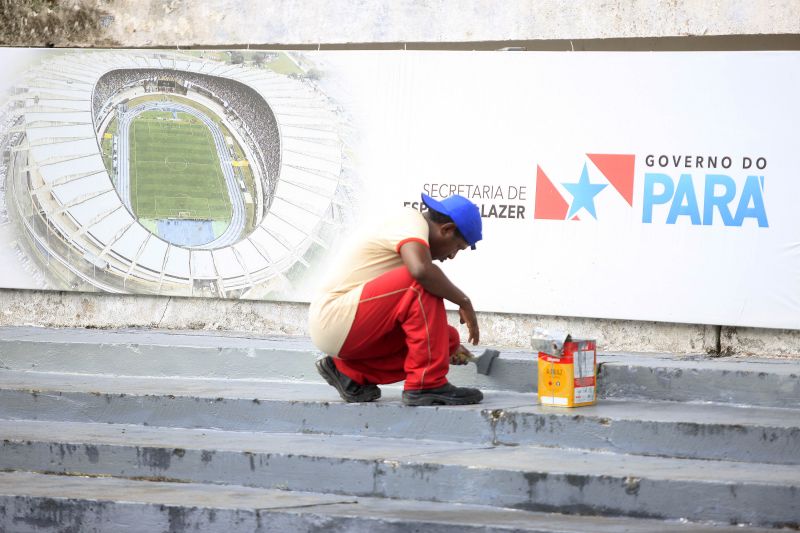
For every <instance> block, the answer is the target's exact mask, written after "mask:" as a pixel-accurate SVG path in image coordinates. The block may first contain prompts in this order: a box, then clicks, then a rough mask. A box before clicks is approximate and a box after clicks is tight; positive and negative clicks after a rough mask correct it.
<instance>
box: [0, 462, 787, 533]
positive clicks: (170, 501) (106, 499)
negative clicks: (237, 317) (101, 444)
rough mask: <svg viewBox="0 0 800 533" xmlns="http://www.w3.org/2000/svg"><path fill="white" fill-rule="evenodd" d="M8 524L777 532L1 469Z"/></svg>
mask: <svg viewBox="0 0 800 533" xmlns="http://www.w3.org/2000/svg"><path fill="white" fill-rule="evenodd" d="M0 530H2V531H14V532H17V533H29V532H30V533H43V532H44V533H46V532H61V531H97V532H109V533H123V532H134V531H136V532H139V531H203V532H205V533H217V532H218V533H230V532H231V531H236V532H256V531H257V532H260V533H269V532H274V533H286V532H288V531H323V530H324V531H331V532H351V533H401V532H411V531H418V532H422V531H424V532H426V533H460V532H479V531H480V532H498V533H499V532H505V533H511V532H537V533H545V532H554V533H555V532H564V533H566V532H574V533H585V532H586V531H592V532H594V533H616V532H620V531H625V532H628V533H650V532H652V531H659V532H661V533H701V532H717V533H726V532H729V533H733V532H740V533H742V532H747V533H757V532H759V533H765V532H767V531H775V530H774V529H763V528H754V527H741V526H731V525H723V524H714V523H700V524H698V523H689V522H686V521H655V520H648V519H638V518H628V517H600V516H579V515H560V514H553V513H538V512H531V511H523V510H519V509H504V508H496V507H490V506H485V505H469V504H452V503H439V502H420V501H415V500H389V499H383V498H369V497H361V496H359V497H352V496H345V497H343V496H337V495H330V494H319V493H308V492H296V491H286V490H275V489H261V488H253V487H243V486H219V485H208V484H197V483H170V482H163V481H141V480H130V479H120V478H107V477H101V478H96V477H82V476H53V475H43V474H35V473H29V472H11V473H0Z"/></svg>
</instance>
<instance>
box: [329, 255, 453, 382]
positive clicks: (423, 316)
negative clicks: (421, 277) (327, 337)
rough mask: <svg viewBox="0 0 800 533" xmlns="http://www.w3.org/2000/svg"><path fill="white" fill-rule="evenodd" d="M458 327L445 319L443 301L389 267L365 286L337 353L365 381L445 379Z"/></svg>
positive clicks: (339, 364)
mask: <svg viewBox="0 0 800 533" xmlns="http://www.w3.org/2000/svg"><path fill="white" fill-rule="evenodd" d="M459 342H460V341H459V335H458V331H457V330H456V329H455V328H454V327H452V326H449V325H448V324H447V315H446V314H445V310H444V301H443V300H442V299H441V298H439V297H438V296H434V295H433V294H431V293H429V292H428V291H426V290H425V289H423V288H422V286H421V285H420V284H419V283H418V282H417V281H416V280H415V279H414V278H412V277H411V274H409V272H408V269H407V268H406V267H399V268H396V269H394V270H390V271H389V272H386V273H385V274H382V275H380V276H378V277H377V278H375V279H374V280H372V281H370V282H369V283H367V284H366V285H365V286H364V290H363V291H362V293H361V300H360V302H359V304H358V310H357V311H356V317H355V320H354V321H353V326H352V327H351V328H350V333H349V334H348V335H347V339H346V340H345V342H344V345H343V346H342V349H341V350H340V351H339V355H338V356H337V357H336V358H334V363H335V364H336V368H338V369H339V371H340V372H342V373H343V374H345V375H346V376H348V377H349V378H350V379H352V380H354V381H356V382H357V383H361V384H362V385H363V384H365V383H373V384H376V385H380V384H382V383H396V382H398V381H402V380H405V386H404V388H405V389H406V390H417V389H435V388H437V387H441V386H443V385H445V384H446V383H447V377H446V376H447V371H448V369H449V364H450V354H451V353H454V352H455V351H456V348H458V345H459Z"/></svg>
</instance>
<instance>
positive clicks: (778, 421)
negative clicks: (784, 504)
mask: <svg viewBox="0 0 800 533" xmlns="http://www.w3.org/2000/svg"><path fill="white" fill-rule="evenodd" d="M382 390H383V396H382V398H381V399H380V400H379V401H377V402H374V403H369V404H360V405H355V404H346V403H344V402H342V401H341V400H340V399H339V397H338V395H337V394H336V391H335V390H334V389H333V388H332V387H330V386H329V385H327V384H324V385H323V384H317V383H307V382H294V383H286V382H276V381H252V380H223V379H198V378H194V379H190V378H140V377H123V376H100V375H76V374H55V373H41V372H18V371H9V370H0V417H3V418H19V419H27V418H29V419H36V420H54V421H74V422H104V423H120V424H144V425H150V426H164V427H189V428H204V427H208V428H217V429H224V430H231V431H262V432H283V433H290V432H297V433H319V434H335V435H363V436H372V437H395V438H409V439H430V440H436V439H445V440H451V441H461V442H470V443H478V444H507V445H517V444H536V445H540V446H569V447H573V448H584V449H592V450H605V451H612V452H618V453H632V454H643V455H656V456H672V457H685V458H695V459H723V460H728V461H754V462H760V463H775V464H800V409H786V408H768V407H740V406H735V405H727V404H707V403H685V402H650V401H641V400H604V401H602V402H600V403H599V404H597V405H594V406H588V407H583V408H580V409H577V410H571V409H563V408H556V407H544V406H541V405H538V404H537V403H536V396H535V395H534V394H533V393H527V394H525V393H514V392H502V391H487V392H486V396H485V399H484V401H483V402H482V403H481V404H479V405H475V406H453V407H444V406H440V407H434V408H410V407H406V406H404V405H402V403H401V401H400V395H401V389H400V388H399V387H387V386H384V387H382Z"/></svg>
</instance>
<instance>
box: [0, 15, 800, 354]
mask: <svg viewBox="0 0 800 533" xmlns="http://www.w3.org/2000/svg"><path fill="white" fill-rule="evenodd" d="M24 3H25V2H20V3H19V4H24ZM28 3H29V4H33V2H28ZM60 4H61V7H62V8H66V7H70V9H71V11H69V12H76V11H80V9H84V10H85V11H80V12H81V13H84V12H85V13H88V15H86V16H87V17H93V19H92V20H93V22H85V27H89V26H91V27H92V28H93V30H92V31H81V32H75V31H70V30H69V28H67V29H65V30H64V31H53V27H54V26H53V25H54V24H56V23H55V22H53V21H50V22H49V24H50V31H49V33H46V32H45V33H42V32H40V33H38V34H37V33H33V32H29V33H25V34H22V33H19V32H18V33H15V34H13V35H8V34H3V35H0V44H2V43H5V44H14V45H18V46H45V45H50V46H52V45H56V46H122V47H175V46H214V47H234V46H250V45H252V46H254V47H261V48H264V47H269V46H276V47H284V48H286V47H296V48H309V47H313V48H316V47H320V48H348V47H361V48H383V47H394V48H396V47H402V46H409V47H412V48H455V49H465V48H466V49H469V48H474V49H495V48H502V47H506V46H524V47H526V48H527V49H530V50H534V49H567V50H569V49H576V50H579V49H582V50H592V49H595V50H597V49H604V50H608V49H616V50H648V49H649V50H662V49H676V50H692V49H748V48H754V49H756V48H757V49H764V48H766V49H771V48H781V49H795V50H797V49H800V38H799V37H800V1H797V0H770V1H767V0H683V1H681V0H670V1H659V0H629V1H607V0H584V1H581V2H576V1H574V0H539V1H521V0H517V1H506V2H496V1H494V0H453V1H444V0H438V1H427V2H426V1H419V0H418V1H414V0H375V1H368V0H358V1H350V2H344V1H342V2H336V1H324V0H270V1H265V0H259V1H248V0H208V1H204V2H195V1H191V0H111V1H107V0H71V1H62V2H60ZM73 6H78V7H77V8H75V9H73V8H72V7H73ZM79 8H80V9H79ZM10 12H11V11H9V13H10ZM20 12H22V11H17V12H15V13H20ZM65 12H66V11H65ZM14 16H19V15H14ZM31 20H33V19H31ZM64 20H65V21H68V22H69V24H72V27H76V26H75V22H73V21H71V19H68V18H66V17H65V18H64ZM5 22H9V21H5ZM12 22H20V21H12ZM5 27H6V28H17V27H30V23H29V22H28V21H26V22H25V24H6V25H5ZM56 30H58V28H56ZM46 34H49V35H50V36H51V39H47V38H46V37H39V36H38V35H46ZM54 35H55V36H56V37H55V38H52V36H54ZM0 309H1V310H2V311H0V325H22V324H34V325H46V326H82V327H101V328H106V327H162V328H175V329H207V330H232V331H246V332H252V333H262V334H289V335H302V334H305V333H306V324H305V315H306V309H307V307H306V306H305V305H304V304H295V303H271V302H252V301H232V300H231V301H227V300H213V301H209V300H196V299H191V298H167V297H163V298H162V297H149V296H148V297H143V296H113V295H107V294H81V293H62V292H39V291H20V290H0ZM479 318H480V320H481V324H482V326H481V327H482V341H483V342H482V344H487V345H499V346H517V347H524V346H527V343H528V335H529V332H530V330H531V329H532V327H534V326H536V325H538V326H544V327H558V328H561V329H564V330H568V331H571V332H573V333H574V334H577V335H581V336H591V337H595V338H597V339H598V340H599V344H600V348H601V349H603V350H609V351H649V352H667V351H669V352H683V353H719V354H722V355H750V354H755V355H761V356H784V357H796V358H800V331H785V330H764V329H755V328H732V327H726V326H725V325H705V326H704V325H686V324H665V323H653V322H637V321H615V320H594V319H580V318H577V319H576V318H573V319H569V318H559V317H537V316H523V315H503V314H481V315H480V317H479ZM456 321H457V320H456V317H455V316H452V317H451V322H453V323H455V322H456ZM798 327H800V325H798Z"/></svg>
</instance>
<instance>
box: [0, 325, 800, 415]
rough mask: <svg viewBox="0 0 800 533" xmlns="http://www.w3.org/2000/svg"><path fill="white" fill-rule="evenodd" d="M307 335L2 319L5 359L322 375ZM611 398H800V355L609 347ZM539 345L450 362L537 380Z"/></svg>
mask: <svg viewBox="0 0 800 533" xmlns="http://www.w3.org/2000/svg"><path fill="white" fill-rule="evenodd" d="M318 355H319V354H318V352H317V351H316V350H315V349H314V347H313V345H312V344H311V343H310V341H309V340H308V339H305V338H297V337H252V336H246V337H241V336H233V335H230V334H228V335H224V334H219V333H213V332H175V331H161V330H92V329H49V328H35V327H4V328H0V368H6V369H11V370H38V371H48V372H76V373H99V374H103V373H105V374H122V375H139V376H200V377H217V378H243V379H248V378H249V379H258V378H271V379H282V380H290V381H315V382H319V381H321V380H320V378H319V376H318V375H317V374H316V372H315V371H314V366H313V361H314V359H315V358H316V357H317V356H318ZM598 361H599V362H600V363H602V364H601V375H600V380H599V383H600V387H599V389H600V394H601V396H602V397H606V398H641V399H653V400H674V401H692V400H696V401H713V402H726V403H737V404H746V405H763V406H772V407H800V378H798V376H800V361H793V360H782V359H771V360H766V359H765V360H754V359H734V358H717V359H712V358H708V357H705V356H675V355H666V354H664V355H652V354H600V355H598ZM536 376H537V368H536V360H535V357H534V356H533V354H532V353H529V352H524V351H520V350H502V351H501V357H500V359H498V360H497V361H495V363H494V364H493V366H492V374H491V375H490V376H480V375H477V374H476V373H475V369H474V365H467V366H466V367H453V368H451V373H450V379H451V380H452V381H453V382H454V383H456V384H459V385H469V386H478V387H481V388H486V389H496V390H509V391H517V392H531V391H535V390H536Z"/></svg>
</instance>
